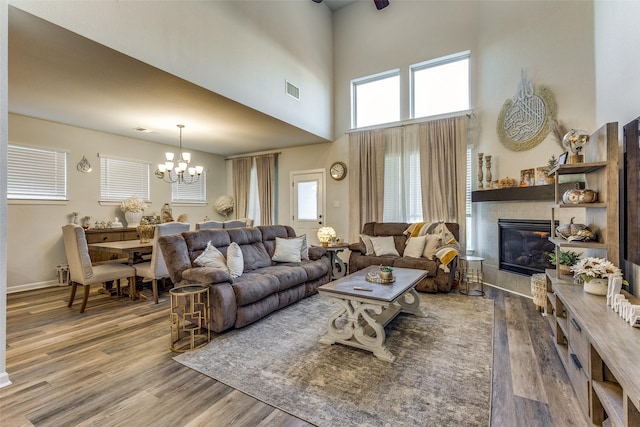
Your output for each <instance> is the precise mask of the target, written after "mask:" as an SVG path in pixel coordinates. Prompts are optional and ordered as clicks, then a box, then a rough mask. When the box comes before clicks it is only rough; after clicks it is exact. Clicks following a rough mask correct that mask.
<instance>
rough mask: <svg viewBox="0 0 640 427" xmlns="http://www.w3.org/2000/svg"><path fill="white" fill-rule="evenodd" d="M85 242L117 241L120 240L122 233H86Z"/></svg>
mask: <svg viewBox="0 0 640 427" xmlns="http://www.w3.org/2000/svg"><path fill="white" fill-rule="evenodd" d="M86 236H87V243H102V242H117V241H119V240H122V233H121V232H119V233H87V234H86Z"/></svg>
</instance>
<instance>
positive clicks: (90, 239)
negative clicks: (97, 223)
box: [85, 228, 139, 264]
mask: <svg viewBox="0 0 640 427" xmlns="http://www.w3.org/2000/svg"><path fill="white" fill-rule="evenodd" d="M85 236H86V237H87V243H101V242H117V241H120V240H136V239H138V238H139V237H138V232H137V231H136V229H135V228H90V229H88V230H85ZM89 256H90V257H91V262H92V263H94V264H96V263H101V262H105V261H111V260H117V259H123V260H124V261H126V260H127V256H126V255H124V256H123V255H118V254H110V253H108V252H102V251H89Z"/></svg>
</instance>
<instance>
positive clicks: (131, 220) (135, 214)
mask: <svg viewBox="0 0 640 427" xmlns="http://www.w3.org/2000/svg"><path fill="white" fill-rule="evenodd" d="M124 219H125V220H127V227H129V228H135V227H137V226H138V225H140V220H141V219H142V211H127V212H125V213H124Z"/></svg>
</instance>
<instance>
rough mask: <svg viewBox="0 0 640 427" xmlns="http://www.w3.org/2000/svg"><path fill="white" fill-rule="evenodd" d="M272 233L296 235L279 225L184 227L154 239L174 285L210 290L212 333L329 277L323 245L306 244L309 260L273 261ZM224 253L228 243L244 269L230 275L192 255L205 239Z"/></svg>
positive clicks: (270, 309) (301, 293) (298, 296)
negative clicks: (237, 252)
mask: <svg viewBox="0 0 640 427" xmlns="http://www.w3.org/2000/svg"><path fill="white" fill-rule="evenodd" d="M276 237H280V238H292V237H296V235H295V231H294V230H293V228H291V227H289V226H284V225H269V226H260V227H257V228H229V229H212V230H197V231H188V232H185V233H182V234H174V235H171V236H163V237H161V238H160V239H159V240H158V242H159V244H160V248H161V250H162V254H163V255H164V259H165V261H166V264H167V269H168V270H169V275H170V277H171V280H172V281H173V283H174V285H175V286H184V285H189V284H207V285H209V289H210V306H211V315H210V319H211V321H210V327H209V329H210V330H212V331H214V332H222V331H225V330H227V329H230V328H234V327H235V328H241V327H243V326H246V325H248V324H250V323H252V322H255V321H256V320H258V319H261V318H262V317H264V316H266V315H268V314H269V313H272V312H274V311H276V310H279V309H281V308H283V307H285V306H287V305H289V304H292V303H294V302H296V301H299V300H301V299H302V298H305V297H308V296H310V295H312V294H315V293H316V292H317V289H318V287H319V286H321V285H323V284H325V283H327V282H329V280H330V278H331V269H330V267H329V258H328V256H325V255H326V250H325V249H324V248H317V247H310V248H309V260H305V261H301V262H300V263H281V262H273V261H272V260H271V258H272V257H273V254H274V251H275V245H276ZM209 241H211V245H213V246H215V247H216V248H217V249H218V250H219V251H220V252H222V253H223V255H225V257H226V256H227V249H228V247H229V245H230V244H231V242H236V243H237V244H238V245H239V246H240V249H241V251H242V256H243V259H244V272H243V273H242V275H241V276H240V277H237V278H235V279H234V278H232V277H231V275H230V274H229V272H228V271H226V270H223V269H221V268H212V267H199V266H197V265H194V263H193V262H194V260H195V259H196V258H197V257H198V256H199V255H200V254H201V253H202V252H203V251H204V250H205V249H206V247H207V243H208V242H209Z"/></svg>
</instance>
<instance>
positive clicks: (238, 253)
mask: <svg viewBox="0 0 640 427" xmlns="http://www.w3.org/2000/svg"><path fill="white" fill-rule="evenodd" d="M227 267H228V268H229V274H231V277H233V278H234V279H235V278H236V277H240V276H242V273H243V271H244V257H243V256H242V250H241V249H240V246H239V245H238V244H237V243H236V242H232V243H231V244H230V245H229V248H228V249H227Z"/></svg>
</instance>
